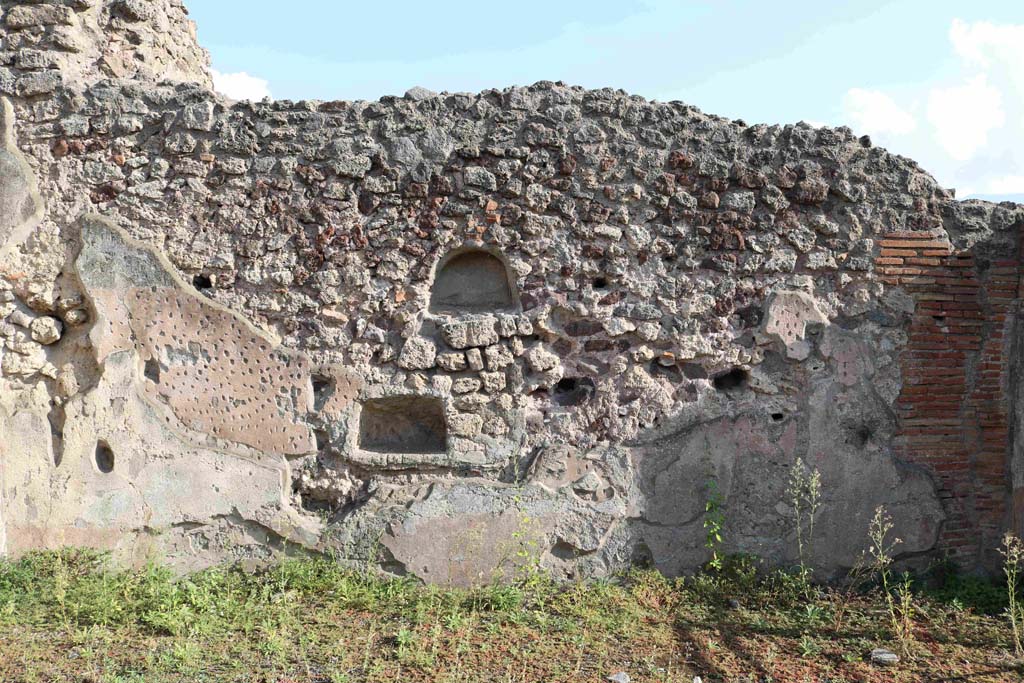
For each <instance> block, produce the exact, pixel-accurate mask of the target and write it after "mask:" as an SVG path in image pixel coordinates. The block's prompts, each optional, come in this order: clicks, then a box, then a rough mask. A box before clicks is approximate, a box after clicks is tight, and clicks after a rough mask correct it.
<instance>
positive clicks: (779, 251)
mask: <svg viewBox="0 0 1024 683" xmlns="http://www.w3.org/2000/svg"><path fill="white" fill-rule="evenodd" d="M0 8H2V12H0V31H3V34H2V37H3V41H2V47H0V103H2V105H0V132H2V137H0V180H2V181H3V182H2V184H0V342H2V343H0V448H2V451H0V552H5V553H8V554H11V555H19V554H21V553H24V552H27V551H29V550H33V549H37V548H52V547H57V546H61V545H67V544H73V545H87V546H93V547H97V548H103V549H107V550H110V551H112V553H113V555H114V557H115V558H116V559H117V560H118V561H121V562H124V563H136V564H138V563H142V562H145V561H147V560H149V559H159V560H162V561H166V562H169V563H171V564H173V565H174V566H175V567H177V568H179V569H181V570H187V569H191V568H196V567H203V566H208V565H211V564H214V563H218V562H223V561H231V560H239V561H244V562H247V563H263V562H269V561H273V560H275V559H277V558H280V557H282V556H285V555H300V554H328V553H329V554H330V555H331V556H332V557H336V558H338V560H339V561H341V562H350V563H354V564H369V565H373V566H379V567H381V568H382V569H384V570H386V571H389V572H394V573H400V574H412V575H415V576H418V577H420V578H422V579H424V580H427V581H434V582H442V583H444V582H454V583H461V584H469V583H475V582H482V581H489V580H492V579H495V578H498V579H501V578H507V577H509V576H512V575H513V574H514V573H515V572H516V571H517V566H518V565H519V564H521V563H522V561H523V560H524V558H526V557H529V556H533V555H535V556H536V557H537V558H538V559H539V560H540V562H541V564H542V565H543V566H544V567H545V568H547V569H549V570H551V571H552V572H554V573H555V574H556V575H558V576H562V577H571V576H601V575H605V574H608V573H610V572H614V571H616V570H619V569H622V568H624V567H627V566H629V565H631V564H634V563H646V564H652V565H654V566H657V567H659V568H661V569H663V570H664V571H666V572H669V573H683V572H689V571H693V570H695V569H696V568H698V567H699V566H700V565H701V564H702V563H703V562H705V561H706V560H707V559H708V557H709V553H708V550H707V548H706V547H705V546H704V529H703V515H704V510H705V503H706V501H707V497H708V491H709V487H710V486H711V484H712V482H713V483H714V486H715V488H716V489H717V490H718V491H719V492H720V493H721V495H722V511H723V514H724V518H725V520H726V521H725V528H724V529H723V537H724V539H725V540H724V546H723V550H724V551H726V552H749V553H755V554H758V555H760V556H762V557H763V558H765V560H766V561H767V562H769V563H772V564H787V563H790V562H793V561H794V558H795V554H796V542H795V537H794V525H793V511H792V510H791V509H790V508H789V504H788V501H787V497H786V494H785V487H786V479H787V476H788V473H789V471H790V468H791V467H792V466H793V465H794V463H795V462H797V461H799V460H802V461H804V462H805V463H807V464H808V465H809V466H811V467H814V468H817V469H819V470H820V472H821V475H822V483H823V487H824V492H823V501H822V508H821V513H820V517H819V519H818V523H817V525H816V526H815V535H814V538H813V539H812V544H811V546H812V548H813V550H812V552H813V559H814V564H815V566H816V567H817V568H818V569H819V570H820V572H821V574H822V576H823V577H827V576H830V575H833V574H835V573H837V572H841V571H842V570H843V569H845V568H847V567H849V566H851V565H852V564H854V563H855V562H856V560H857V557H858V555H859V554H860V552H862V550H863V549H864V548H865V546H866V543H867V538H866V530H867V524H868V521H869V519H870V518H871V515H872V514H873V512H874V509H875V507H876V506H878V505H884V506H886V508H887V509H888V510H889V511H890V512H891V513H892V515H893V518H894V521H895V524H896V528H895V534H896V535H898V536H899V537H901V538H902V539H903V544H902V546H901V547H900V549H899V552H900V553H901V559H902V560H903V561H905V562H907V563H909V564H913V563H917V564H920V565H923V564H925V563H927V562H929V561H931V560H932V559H934V558H937V557H941V556H944V555H946V554H951V555H952V556H953V558H954V559H955V560H956V561H957V562H959V563H960V564H962V565H963V566H965V567H966V568H969V569H985V568H991V567H992V566H993V564H994V562H995V561H996V560H997V558H996V556H995V554H994V552H993V550H994V548H995V545H996V543H997V541H998V537H999V535H1000V534H1001V532H1002V530H1003V529H1005V528H1012V527H1016V528H1017V529H1018V530H1022V527H1021V525H1022V523H1024V522H1022V521H1021V520H1024V512H1022V509H1024V508H1022V506H1021V502H1020V501H1022V500H1024V495H1022V494H1021V491H1020V490H1021V486H1020V482H1021V481H1024V475H1022V474H1021V473H1022V472H1024V465H1021V456H1020V452H1021V447H1020V445H1019V443H1018V437H1017V436H1016V435H1017V434H1019V433H1020V430H1013V429H1011V423H1013V422H1014V421H1019V420H1020V418H1019V415H1020V413H1021V412H1022V411H1021V410H1020V409H1019V407H1018V405H1019V403H1018V401H1017V396H1018V393H1019V390H1018V388H1017V387H1016V384H1015V383H1016V382H1017V380H1018V378H1019V377H1020V376H1021V375H1020V371H1019V368H1020V359H1019V355H1020V354H1019V351H1018V349H1019V346H1018V345H1017V344H1018V342H1017V341H1016V337H1017V336H1018V335H1017V332H1018V317H1017V316H1018V313H1017V311H1018V310H1019V300H1018V299H1017V291H1018V289H1017V288H1018V287H1019V285H1020V277H1019V270H1020V269H1019V267H1018V266H1017V263H1018V262H1019V255H1020V252H1019V234H1020V231H1021V229H1022V221H1024V210H1022V209H1021V207H1019V206H1017V205H1014V204H1009V203H1004V204H999V205H994V204H989V203H985V202H978V201H966V202H960V201H957V200H956V199H955V198H954V196H953V193H952V192H951V191H949V190H945V189H943V188H941V187H939V186H938V185H937V184H936V183H935V181H934V180H933V179H932V178H931V177H930V176H929V175H928V174H927V173H925V172H924V171H923V170H921V169H920V168H919V167H918V166H917V165H915V164H914V163H913V162H912V161H909V160H907V159H904V158H901V157H897V156H894V155H891V154H889V153H888V152H886V151H885V150H882V149H879V148H876V147H874V146H873V145H872V144H871V142H870V140H868V139H867V138H858V137H857V136H856V135H854V133H853V132H852V131H850V130H849V129H847V128H838V129H832V128H813V127H811V126H808V125H806V124H797V125H787V126H769V125H762V124H758V125H747V124H746V123H744V122H742V121H730V120H726V119H723V118H719V117H715V116H711V115H707V114H704V113H702V112H700V111H699V110H697V109H695V108H693V107H691V106H688V105H685V104H682V103H679V102H672V103H655V102H648V101H645V100H643V99H642V98H639V97H634V96H630V95H627V94H626V93H623V92H621V91H614V90H610V89H604V90H584V89H582V88H578V87H571V86H567V85H564V84H561V83H549V82H542V83H537V84H535V85H533V86H529V87H515V88H507V89H504V90H488V91H485V92H482V93H475V94H469V93H440V94H438V93H431V92H429V91H426V90H423V89H415V90H414V91H410V93H409V94H408V95H407V96H405V97H383V98H381V99H380V100H379V101H376V102H314V101H302V102H290V101H280V102H270V101H265V102H258V103H257V102H232V101H230V100H228V99H226V98H224V97H222V96H220V95H217V94H216V93H214V92H212V91H211V90H210V86H211V79H210V73H209V69H208V64H209V60H208V57H207V55H206V53H205V51H203V50H202V48H200V47H199V45H198V43H197V42H196V34H195V27H194V26H193V25H192V23H191V22H190V21H189V20H188V17H187V13H186V11H185V8H184V6H183V5H182V4H181V2H180V1H179V0H139V1H136V0H133V1H132V2H123V0H96V1H95V2H76V3H66V2H57V1H56V0H43V1H34V2H27V1H15V0H0ZM947 347H948V348H947ZM993 386H998V387H1000V388H999V389H998V390H995V389H991V388H990V387H993ZM951 442H952V443H954V444H955V448H954V447H951V446H950V443H951Z"/></svg>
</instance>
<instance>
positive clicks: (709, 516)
mask: <svg viewBox="0 0 1024 683" xmlns="http://www.w3.org/2000/svg"><path fill="white" fill-rule="evenodd" d="M707 496H708V498H707V501H706V502H705V503H704V547H705V548H707V549H708V550H710V551H711V560H709V561H708V566H709V567H711V568H712V569H715V570H718V571H720V570H721V569H722V557H721V555H719V554H718V548H719V546H720V545H722V527H724V526H725V513H724V512H722V494H721V493H719V492H718V483H717V482H716V481H715V480H714V479H708V482H707Z"/></svg>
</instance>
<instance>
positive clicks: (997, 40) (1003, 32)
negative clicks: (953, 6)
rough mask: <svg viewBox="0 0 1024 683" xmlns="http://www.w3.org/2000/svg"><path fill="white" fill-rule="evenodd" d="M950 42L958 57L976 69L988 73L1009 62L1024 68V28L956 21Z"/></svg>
mask: <svg viewBox="0 0 1024 683" xmlns="http://www.w3.org/2000/svg"><path fill="white" fill-rule="evenodd" d="M949 40H950V42H952V43H953V49H954V50H956V53H957V54H958V55H960V56H961V57H962V58H963V59H964V60H965V61H966V62H967V63H968V64H971V65H973V66H978V67H981V68H983V69H988V68H991V67H992V66H993V65H994V64H997V63H1000V62H1005V63H1007V64H1011V65H1013V64H1016V65H1017V67H1024V25H1015V24H993V23H992V22H990V21H978V22H975V23H973V24H968V23H967V22H965V21H961V20H960V19H954V20H953V25H952V26H951V27H950V29H949ZM1016 75H1020V74H1019V73H1018V74H1016Z"/></svg>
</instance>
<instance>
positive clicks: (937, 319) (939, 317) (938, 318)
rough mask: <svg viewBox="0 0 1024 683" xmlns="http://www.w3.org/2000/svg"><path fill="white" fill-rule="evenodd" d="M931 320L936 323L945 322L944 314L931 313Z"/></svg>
mask: <svg viewBox="0 0 1024 683" xmlns="http://www.w3.org/2000/svg"><path fill="white" fill-rule="evenodd" d="M932 320H934V321H935V322H937V323H944V322H946V316H944V315H933V316H932Z"/></svg>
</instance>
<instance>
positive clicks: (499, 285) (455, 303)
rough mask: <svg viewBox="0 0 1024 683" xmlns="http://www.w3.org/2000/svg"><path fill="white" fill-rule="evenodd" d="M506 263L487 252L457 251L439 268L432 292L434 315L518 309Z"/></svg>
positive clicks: (431, 302) (483, 250)
mask: <svg viewBox="0 0 1024 683" xmlns="http://www.w3.org/2000/svg"><path fill="white" fill-rule="evenodd" d="M514 291H515V290H514V286H513V283H512V278H511V277H510V275H509V271H508V267H507V266H506V265H505V262H504V261H503V260H502V259H501V258H500V257H499V256H497V255H496V254H494V253H492V252H490V251H487V250H485V249H476V248H468V249H457V250H455V251H453V252H451V253H450V254H448V255H447V256H446V257H445V258H443V259H442V260H441V262H440V263H439V264H438V266H437V270H436V274H435V275H434V286H433V287H432V288H431V291H430V311H431V312H432V313H487V312H488V311H509V310H514V309H515V308H516V299H515V295H514Z"/></svg>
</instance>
